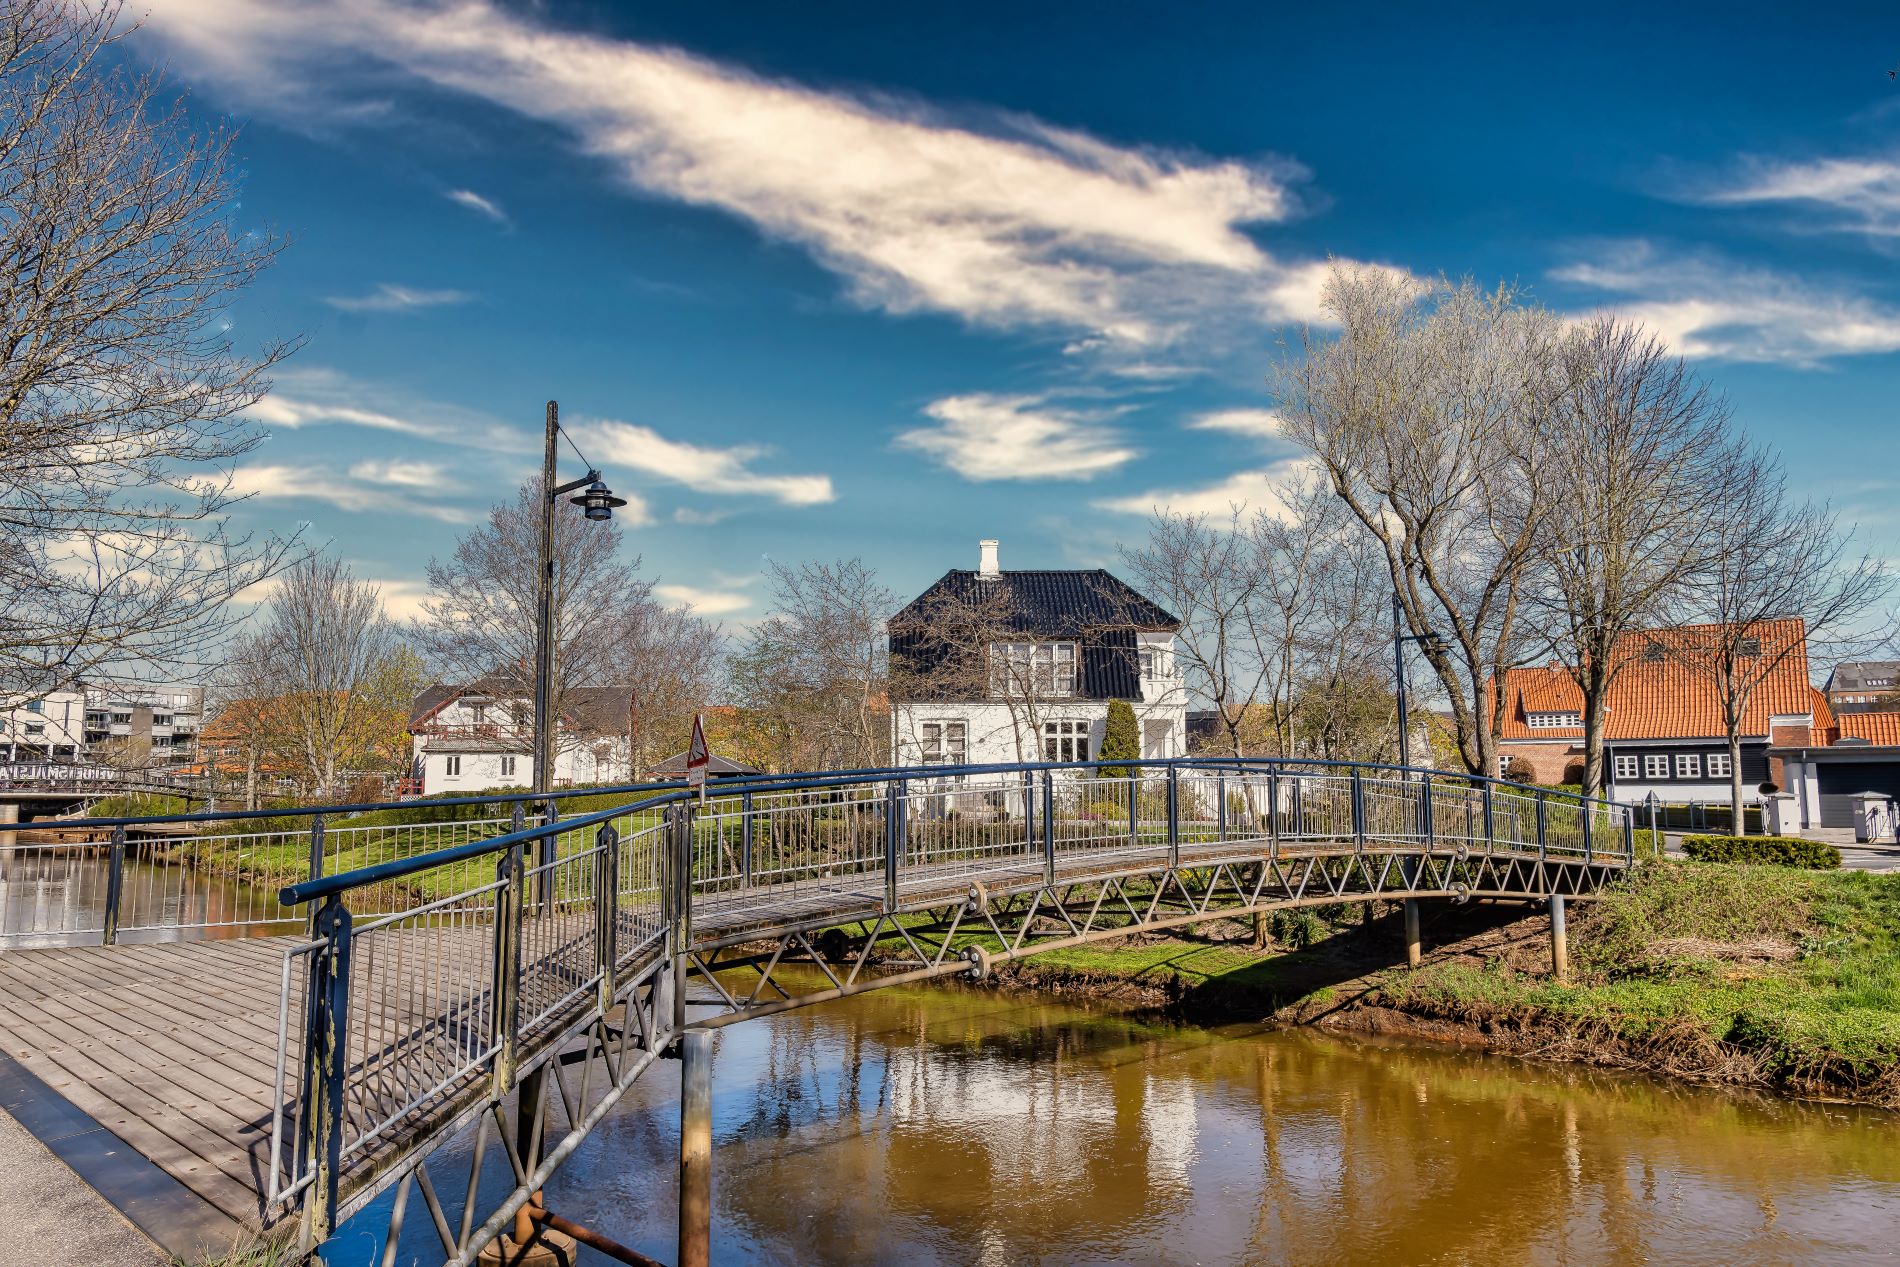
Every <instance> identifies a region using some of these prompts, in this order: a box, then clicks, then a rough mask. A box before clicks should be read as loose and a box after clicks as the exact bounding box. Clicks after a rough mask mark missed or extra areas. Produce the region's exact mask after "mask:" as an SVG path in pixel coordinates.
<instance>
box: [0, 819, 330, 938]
mask: <svg viewBox="0 0 1900 1267" xmlns="http://www.w3.org/2000/svg"><path fill="white" fill-rule="evenodd" d="M107 869H108V862H107V859H106V856H105V848H104V846H102V845H97V844H76V845H32V846H21V847H17V848H0V949H16V950H18V949H30V948H32V947H36V946H52V945H66V944H70V943H71V942H73V941H74V940H75V939H78V940H81V941H83V940H85V938H86V936H87V935H89V934H98V933H100V932H101V931H102V930H103V929H104V928H105V913H106V876H107ZM301 922H302V916H301V914H300V913H299V912H296V911H292V910H289V909H287V908H286V907H284V906H283V905H282V904H280V903H279V902H278V901H277V895H276V893H275V892H274V891H272V890H268V889H260V888H257V887H255V886H252V885H248V884H239V883H235V882H233V881H231V880H227V879H219V878H216V877H213V876H210V875H207V874H206V873H204V872H202V871H199V870H195V869H193V868H190V867H186V866H181V865H162V864H157V863H152V862H148V861H145V860H143V859H139V858H135V857H127V858H126V859H125V863H124V872H123V878H122V888H121V891H120V898H119V927H120V930H121V936H122V939H123V940H125V941H128V942H143V941H180V940H191V941H198V940H203V939H206V938H211V939H219V938H226V937H252V936H264V935H270V934H273V933H283V932H286V931H294V930H295V928H297V927H298V926H299V925H300V924H301Z"/></svg>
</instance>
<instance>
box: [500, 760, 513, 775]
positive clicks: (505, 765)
mask: <svg viewBox="0 0 1900 1267" xmlns="http://www.w3.org/2000/svg"><path fill="white" fill-rule="evenodd" d="M501 777H502V778H504V779H512V778H514V777H515V759H514V758H513V757H503V758H502V759H501Z"/></svg>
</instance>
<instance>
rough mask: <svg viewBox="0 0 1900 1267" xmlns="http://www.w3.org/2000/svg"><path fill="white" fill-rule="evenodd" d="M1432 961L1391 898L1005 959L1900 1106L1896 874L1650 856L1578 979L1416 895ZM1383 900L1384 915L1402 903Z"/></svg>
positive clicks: (1598, 925) (1622, 891)
mask: <svg viewBox="0 0 1900 1267" xmlns="http://www.w3.org/2000/svg"><path fill="white" fill-rule="evenodd" d="M1426 909H1427V915H1426V921H1425V924H1426V938H1427V942H1428V955H1427V959H1426V962H1425V964H1424V965H1423V966H1422V967H1421V968H1420V969H1418V970H1417V971H1409V970H1407V969H1405V968H1403V967H1398V968H1393V967H1391V966H1389V965H1390V964H1391V963H1392V961H1393V960H1394V959H1395V958H1398V957H1399V955H1400V953H1401V952H1400V941H1399V934H1398V930H1397V924H1398V920H1397V918H1396V915H1395V914H1394V913H1393V911H1392V910H1388V911H1385V912H1382V913H1381V914H1380V917H1379V918H1377V919H1376V920H1375V921H1374V922H1373V923H1372V924H1370V925H1361V924H1360V923H1359V919H1360V915H1359V913H1358V912H1356V911H1350V910H1345V909H1338V910H1326V909H1324V908H1322V909H1320V910H1319V911H1318V912H1317V913H1314V914H1311V915H1307V916H1304V917H1302V916H1301V915H1298V914H1294V915H1287V916H1283V917H1281V918H1280V919H1279V920H1278V921H1277V923H1278V925H1279V927H1277V928H1276V929H1275V930H1274V931H1275V934H1276V936H1277V937H1278V938H1279V940H1280V941H1281V942H1282V944H1283V945H1284V944H1285V943H1286V942H1287V941H1294V942H1296V943H1297V942H1305V943H1308V944H1305V945H1303V946H1301V948H1299V949H1296V950H1292V951H1291V952H1286V951H1284V950H1278V951H1272V952H1266V953H1263V952H1261V951H1257V950H1255V949H1253V948H1252V947H1251V946H1250V945H1248V944H1247V940H1246V939H1247V938H1248V936H1249V934H1250V932H1251V930H1250V929H1246V928H1243V927H1242V926H1241V925H1238V924H1235V923H1232V922H1210V924H1209V925H1207V926H1204V927H1203V928H1202V929H1201V930H1200V932H1199V934H1198V935H1194V936H1185V937H1178V938H1173V937H1171V938H1155V939H1144V940H1141V941H1137V942H1132V943H1107V944H1104V945H1101V946H1091V947H1082V948H1078V949H1075V950H1069V951H1059V952H1052V953H1050V954H1048V955H1046V956H1039V957H1037V958H1035V959H1032V960H1029V961H1026V962H1025V963H1022V964H1019V965H1012V966H1011V967H1010V968H1009V969H1008V970H1007V975H1008V977H1009V978H1010V979H1014V980H1018V981H1021V982H1023V983H1024V984H1034V985H1038V986H1044V987H1053V988H1057V989H1077V990H1084V991H1087V992H1090V993H1099V994H1108V995H1114V994H1118V993H1119V994H1122V995H1124V996H1125V997H1129V998H1133V999H1139V1000H1143V1001H1151V1002H1153V1001H1162V1000H1166V1001H1169V1002H1171V1003H1173V1004H1175V1005H1176V1006H1179V1007H1182V1008H1184V1009H1185V1010H1187V1011H1188V1012H1190V1013H1191V1014H1201V1015H1227V1016H1232V1015H1237V1014H1239V1015H1246V1014H1251V1015H1253V1016H1265V1015H1274V1016H1278V1017H1280V1018H1282V1019H1285V1020H1288V1021H1291V1022H1300V1023H1319V1024H1330V1025H1340V1026H1347V1027H1361V1028H1378V1029H1405V1028H1415V1029H1419V1030H1421V1031H1423V1032H1432V1033H1438V1034H1441V1035H1443V1036H1447V1037H1461V1038H1465V1039H1469V1040H1473V1041H1481V1042H1484V1043H1486V1044H1488V1045H1491V1046H1494V1047H1498V1048H1500V1049H1504V1050H1509V1051H1515V1052H1520V1053H1523V1054H1527V1055H1535V1056H1543V1057H1550V1058H1558V1059H1576V1060H1588V1061H1594V1062H1598V1063H1603V1064H1612V1065H1619V1066H1624V1067H1630V1068H1639V1069H1644V1070H1649V1071H1652V1072H1656V1073H1662V1074H1667V1075H1673V1076H1677V1077H1683V1078H1689V1079H1694V1080H1698V1081H1710V1082H1722V1083H1731V1084H1738V1085H1751V1086H1759V1087H1770V1088H1776V1089H1780V1090H1785V1091H1790V1092H1794V1093H1798V1094H1811V1095H1825V1096H1838V1097H1842V1098H1848V1099H1854V1100H1860V1101H1865V1102H1869V1103H1876V1104H1885V1105H1889V1106H1895V1107H1900V875H1869V874H1866V873H1862V872H1821V873H1816V872H1802V871H1793V870H1789V869H1786V868H1780V867H1738V866H1731V865H1725V864H1713V863H1690V862H1658V863H1651V864H1647V865H1645V866H1644V867H1642V868H1641V869H1640V870H1639V871H1638V872H1637V873H1636V874H1635V875H1634V876H1633V877H1632V878H1631V879H1630V880H1629V881H1628V882H1627V883H1626V884H1624V885H1622V886H1620V887H1619V888H1618V889H1617V890H1615V891H1614V892H1612V893H1611V894H1609V895H1608V896H1607V897H1605V898H1604V899H1602V900H1600V901H1596V902H1589V903H1585V902H1578V903H1575V904H1574V905H1573V906H1572V914H1571V919H1570V935H1571V959H1572V972H1573V980H1572V982H1571V984H1569V985H1558V984H1557V983H1556V982H1554V981H1552V980H1551V979H1550V977H1549V958H1548V954H1549V951H1548V940H1547V930H1548V924H1547V923H1546V921H1545V919H1544V917H1543V916H1541V915H1537V916H1532V917H1530V918H1521V917H1520V916H1521V913H1522V911H1523V909H1524V908H1521V907H1516V908H1513V907H1507V906H1503V905H1498V906H1484V905H1477V904H1474V905H1473V906H1470V907H1465V908H1457V907H1451V906H1449V905H1448V904H1445V903H1432V904H1429V905H1428V906H1427V908H1426ZM1394 910H1395V908H1394Z"/></svg>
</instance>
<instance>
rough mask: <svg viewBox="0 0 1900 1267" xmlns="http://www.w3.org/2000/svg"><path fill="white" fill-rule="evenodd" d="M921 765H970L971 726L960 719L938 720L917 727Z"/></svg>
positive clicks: (919, 761) (918, 759)
mask: <svg viewBox="0 0 1900 1267" xmlns="http://www.w3.org/2000/svg"><path fill="white" fill-rule="evenodd" d="M917 735H918V738H917V762H918V764H919V765H968V764H969V762H970V724H969V723H968V722H966V721H963V720H962V719H960V718H948V717H944V718H938V719H936V720H934V721H927V722H923V723H921V724H919V726H918V727H917Z"/></svg>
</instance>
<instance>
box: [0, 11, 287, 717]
mask: <svg viewBox="0 0 1900 1267" xmlns="http://www.w3.org/2000/svg"><path fill="white" fill-rule="evenodd" d="M118 13H119V8H118V5H117V4H115V3H111V2H110V0H108V2H106V3H101V4H88V3H83V2H82V3H75V2H72V0H7V3H5V4H0V314H4V316H0V420H3V421H4V425H3V426H0V681H5V682H6V684H7V687H8V689H9V690H14V691H24V692H25V693H27V694H29V695H33V694H44V693H45V692H47V691H49V690H52V689H54V688H56V687H58V686H61V685H63V684H65V683H68V682H70V681H72V680H73V679H74V678H76V677H78V676H79V675H81V674H83V673H85V672H88V671H90V670H93V669H96V668H99V667H102V666H106V665H112V664H118V665H126V664H136V663H138V662H145V663H156V662H161V661H162V662H165V663H166V664H167V667H168V669H171V670H174V671H175V669H176V666H177V665H178V664H179V663H180V662H181V661H185V660H188V659H190V658H192V657H197V658H199V659H200V661H201V662H202V661H203V660H206V659H209V658H210V656H211V654H212V652H213V649H214V648H215V647H216V646H217V645H218V643H219V642H220V641H221V639H222V637H223V636H224V635H225V634H227V633H228V632H229V630H230V628H231V627H232V625H233V624H234V623H235V618H234V617H233V616H232V614H231V613H230V611H229V609H228V607H227V600H228V599H230V598H231V597H232V596H233V595H235V594H237V593H239V592H240V591H242V590H244V589H246V588H247V587H249V586H251V585H253V584H255V583H256V582H257V581H259V580H260V579H262V578H263V577H265V576H266V575H268V574H269V573H271V572H272V571H273V570H275V569H276V568H277V567H278V566H280V565H281V564H282V563H283V562H284V560H285V559H286V557H287V554H288V551H289V546H288V545H287V543H285V542H283V541H281V540H268V541H264V542H261V543H260V542H254V541H252V540H251V539H249V538H246V537H243V536H237V535H233V534H231V533H230V532H229V530H228V529H227V526H226V512H227V511H228V510H229V508H230V506H231V505H232V504H233V502H234V501H235V500H237V499H236V497H235V496H234V494H233V491H232V479H231V473H230V467H229V463H230V461H231V460H232V459H234V458H236V457H238V456H239V455H241V454H243V453H245V452H247V451H248V450H249V449H251V448H252V447H253V446H254V445H255V444H257V443H258V441H259V440H260V439H261V438H262V437H261V433H259V432H258V431H256V430H255V429H253V428H252V427H251V426H249V425H248V424H247V423H246V422H245V421H244V419H243V416H242V411H243V410H244V409H245V408H246V407H247V406H249V405H251V404H253V403H255V402H256V401H257V400H258V399H259V398H260V397H261V396H262V395H263V394H264V392H265V391H266V390H267V389H268V387H269V383H268V382H267V381H266V379H265V377H264V375H265V372H266V371H267V370H268V368H269V367H270V366H271V365H272V364H273V363H274V362H276V361H277V360H278V359H279V358H280V357H282V356H283V355H285V354H286V352H288V351H289V345H287V344H282V343H279V344H273V345H269V346H266V347H264V348H263V349H262V350H260V351H258V352H256V353H254V354H246V353H243V352H240V351H239V350H238V349H237V347H236V345H235V344H234V342H233V341H232V339H231V337H230V335H229V333H228V331H229V329H230V323H229V322H228V321H225V320H223V319H222V316H221V314H222V313H223V311H224V309H225V308H226V307H227V306H228V305H229V304H230V303H231V301H232V300H233V299H234V298H235V296H236V295H237V294H238V293H239V292H240V291H241V290H242V289H243V288H244V287H245V286H246V285H247V284H248V283H249V282H250V281H251V280H252V279H253V278H254V277H255V276H256V275H257V274H258V272H259V271H260V270H261V269H263V268H264V267H265V266H267V265H268V264H269V263H270V262H271V261H272V259H273V258H274V257H275V256H276V254H277V252H278V249H279V245H280V244H279V243H278V242H277V241H276V240H275V239H273V238H270V237H268V236H260V235H257V234H255V233H252V232H249V231H248V230H246V229H245V228H243V227H241V226H240V225H239V224H238V223H237V222H236V220H235V216H236V209H237V207H238V205H239V199H238V187H237V172H236V168H235V164H234V161H233V154H232V143H233V139H234V138H233V137H232V135H231V134H229V133H225V132H209V133H203V132H200V131H198V130H196V129H195V128H194V126H193V125H192V124H191V122H190V121H189V120H188V118H187V117H186V115H185V112H184V106H183V103H182V102H181V101H178V100H168V99H166V98H165V97H164V96H163V95H162V94H163V88H162V85H161V83H160V82H159V80H158V79H156V78H154V77H150V76H147V77H136V76H132V75H129V74H128V73H126V72H125V71H124V70H123V69H118V68H112V67H110V66H109V65H108V63H109V61H110V56H109V49H110V46H111V45H112V44H113V43H114V41H115V40H116V38H117V36H116V35H115V34H114V31H115V25H116V22H117V18H118Z"/></svg>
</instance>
